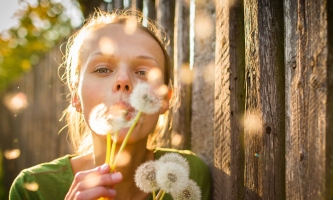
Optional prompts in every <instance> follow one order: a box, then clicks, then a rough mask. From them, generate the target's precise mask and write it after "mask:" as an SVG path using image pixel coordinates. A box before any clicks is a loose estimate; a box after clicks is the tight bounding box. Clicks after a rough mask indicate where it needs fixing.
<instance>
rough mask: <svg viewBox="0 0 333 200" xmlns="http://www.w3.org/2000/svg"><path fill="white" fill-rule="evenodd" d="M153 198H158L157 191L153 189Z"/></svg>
mask: <svg viewBox="0 0 333 200" xmlns="http://www.w3.org/2000/svg"><path fill="white" fill-rule="evenodd" d="M153 200H156V191H153Z"/></svg>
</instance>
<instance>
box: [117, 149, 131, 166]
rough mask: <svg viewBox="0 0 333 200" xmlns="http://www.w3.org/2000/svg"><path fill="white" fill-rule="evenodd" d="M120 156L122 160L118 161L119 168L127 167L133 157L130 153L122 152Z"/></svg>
mask: <svg viewBox="0 0 333 200" xmlns="http://www.w3.org/2000/svg"><path fill="white" fill-rule="evenodd" d="M119 156H120V158H119V159H118V161H117V165H118V166H125V165H127V164H128V163H129V161H130V159H131V155H130V154H129V153H128V151H123V152H121V154H120V155H119Z"/></svg>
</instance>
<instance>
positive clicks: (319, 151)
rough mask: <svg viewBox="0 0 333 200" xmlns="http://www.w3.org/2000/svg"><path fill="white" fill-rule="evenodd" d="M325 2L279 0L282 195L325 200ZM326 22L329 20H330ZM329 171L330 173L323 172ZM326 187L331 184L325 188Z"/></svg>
mask: <svg viewBox="0 0 333 200" xmlns="http://www.w3.org/2000/svg"><path fill="white" fill-rule="evenodd" d="M327 5H328V4H327V1H306V0H302V1H301V0H300V1H285V13H286V15H285V21H286V22H287V23H288V24H286V39H285V41H286V42H285V46H286V52H285V55H286V76H287V77H288V78H287V79H286V104H287V106H286V114H287V116H288V118H287V123H286V125H287V127H286V130H287V132H286V158H287V159H286V196H287V199H330V198H331V197H330V198H327V197H328V196H327V195H328V193H327V191H331V188H326V187H327V186H326V183H328V182H326V179H327V178H328V177H330V178H331V177H332V175H331V174H332V172H331V170H329V168H327V169H326V167H327V166H331V165H332V164H331V163H332V161H331V156H328V155H327V154H326V153H327V152H328V150H330V149H331V148H328V149H327V147H328V146H331V144H329V143H326V141H331V140H332V139H331V137H332V135H329V134H328V130H329V129H328V125H329V121H327V119H330V117H331V115H332V114H331V111H330V112H329V110H328V109H327V106H328V104H327V103H328V101H327V100H328V98H329V96H328V83H329V82H328V80H329V79H328V78H329V77H331V75H329V74H328V58H329V56H328V50H329V45H328V44H329V43H328V41H329V40H328V37H331V36H329V35H328V34H327V33H328V30H329V29H328V21H327V19H328V17H327V16H328V14H327V11H328V7H327ZM330 20H331V19H330ZM328 172H330V173H328ZM330 185H331V184H330Z"/></svg>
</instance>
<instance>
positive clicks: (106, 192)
mask: <svg viewBox="0 0 333 200" xmlns="http://www.w3.org/2000/svg"><path fill="white" fill-rule="evenodd" d="M121 180H122V175H121V173H119V172H116V173H110V166H109V165H107V164H103V165H102V166H99V167H96V168H94V169H92V170H87V171H82V172H78V173H77V174H76V175H75V177H74V180H73V183H72V185H71V187H70V188H69V191H68V192H67V195H66V197H65V199H66V200H73V199H75V200H81V199H87V200H88V199H98V198H99V197H107V198H111V199H113V198H114V197H115V196H116V190H115V189H113V188H112V186H113V185H115V184H117V183H119V182H120V181H121Z"/></svg>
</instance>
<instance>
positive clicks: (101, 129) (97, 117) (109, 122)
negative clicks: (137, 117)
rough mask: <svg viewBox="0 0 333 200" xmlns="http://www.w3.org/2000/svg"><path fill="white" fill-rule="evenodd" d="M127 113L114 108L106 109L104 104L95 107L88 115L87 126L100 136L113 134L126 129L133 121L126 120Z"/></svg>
mask: <svg viewBox="0 0 333 200" xmlns="http://www.w3.org/2000/svg"><path fill="white" fill-rule="evenodd" d="M126 113H127V111H126V110H123V109H119V108H118V107H116V106H112V107H110V108H109V107H107V106H106V105H105V104H99V105H97V106H96V107H95V108H94V109H93V111H92V112H91V114H90V117H89V126H90V127H91V129H92V130H93V131H94V132H95V133H97V134H100V135H106V134H108V133H111V134H114V133H115V132H116V131H119V130H120V129H122V128H128V127H130V126H131V124H132V123H133V119H131V120H126V119H125V115H126Z"/></svg>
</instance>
